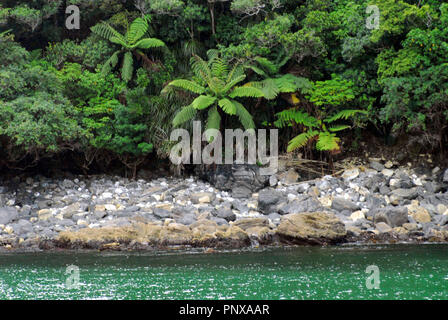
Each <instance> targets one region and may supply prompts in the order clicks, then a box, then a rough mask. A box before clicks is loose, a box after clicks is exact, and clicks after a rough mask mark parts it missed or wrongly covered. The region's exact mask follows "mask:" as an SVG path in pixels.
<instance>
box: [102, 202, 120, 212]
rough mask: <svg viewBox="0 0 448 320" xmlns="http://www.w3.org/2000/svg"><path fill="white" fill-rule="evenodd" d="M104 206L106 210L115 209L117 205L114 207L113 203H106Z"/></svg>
mask: <svg viewBox="0 0 448 320" xmlns="http://www.w3.org/2000/svg"><path fill="white" fill-rule="evenodd" d="M104 208H105V209H106V210H107V211H117V207H116V206H115V205H114V204H106V205H105V206H104Z"/></svg>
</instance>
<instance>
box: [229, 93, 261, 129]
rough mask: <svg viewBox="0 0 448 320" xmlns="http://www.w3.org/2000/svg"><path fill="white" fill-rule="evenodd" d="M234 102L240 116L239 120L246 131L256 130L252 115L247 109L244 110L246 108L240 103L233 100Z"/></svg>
mask: <svg viewBox="0 0 448 320" xmlns="http://www.w3.org/2000/svg"><path fill="white" fill-rule="evenodd" d="M232 102H233V104H234V105H235V107H236V115H237V116H238V119H239V120H240V122H241V124H242V125H243V127H244V129H246V130H249V129H255V123H254V119H253V118H252V115H251V114H250V113H249V111H247V110H246V108H244V106H243V105H242V104H241V103H239V102H238V101H235V100H233V101H232Z"/></svg>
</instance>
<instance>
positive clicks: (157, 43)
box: [132, 38, 165, 49]
mask: <svg viewBox="0 0 448 320" xmlns="http://www.w3.org/2000/svg"><path fill="white" fill-rule="evenodd" d="M164 46H165V43H164V42H163V41H162V40H159V39H156V38H145V39H142V40H140V41H138V42H137V43H136V44H134V45H133V46H132V48H140V49H149V48H159V47H164Z"/></svg>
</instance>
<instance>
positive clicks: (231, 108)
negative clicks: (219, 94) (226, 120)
mask: <svg viewBox="0 0 448 320" xmlns="http://www.w3.org/2000/svg"><path fill="white" fill-rule="evenodd" d="M218 105H219V106H220V107H221V108H222V110H224V112H225V113H227V114H230V115H235V114H236V106H235V105H234V104H233V102H232V101H230V100H229V99H226V98H224V99H221V100H219V102H218Z"/></svg>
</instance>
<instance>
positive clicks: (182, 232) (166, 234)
mask: <svg viewBox="0 0 448 320" xmlns="http://www.w3.org/2000/svg"><path fill="white" fill-rule="evenodd" d="M192 239H193V233H192V231H191V229H190V228H189V227H187V226H185V225H183V224H180V223H170V224H169V225H167V226H164V227H163V228H162V230H161V231H160V239H159V241H160V243H161V244H164V245H181V244H188V243H190V242H191V240H192Z"/></svg>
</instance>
